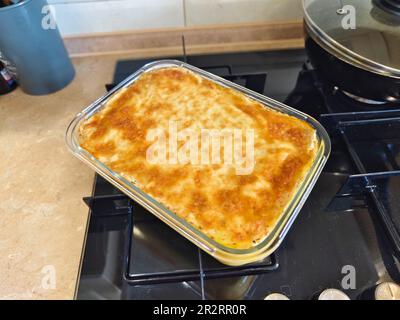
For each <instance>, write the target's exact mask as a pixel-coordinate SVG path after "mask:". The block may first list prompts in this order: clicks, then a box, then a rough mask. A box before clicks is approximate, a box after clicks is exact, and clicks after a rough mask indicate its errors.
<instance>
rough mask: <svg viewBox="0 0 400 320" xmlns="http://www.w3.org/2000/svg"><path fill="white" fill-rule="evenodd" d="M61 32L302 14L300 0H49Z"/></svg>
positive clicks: (250, 20)
mask: <svg viewBox="0 0 400 320" xmlns="http://www.w3.org/2000/svg"><path fill="white" fill-rule="evenodd" d="M48 2H49V3H50V4H53V5H54V8H55V10H56V18H57V23H58V26H59V28H60V30H61V33H62V34H63V35H79V34H85V33H96V32H111V31H123V30H133V29H154V28H171V27H184V26H197V25H205V24H224V23H242V22H266V21H277V20H289V19H300V18H301V0H48Z"/></svg>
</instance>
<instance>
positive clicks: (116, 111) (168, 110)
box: [80, 67, 318, 249]
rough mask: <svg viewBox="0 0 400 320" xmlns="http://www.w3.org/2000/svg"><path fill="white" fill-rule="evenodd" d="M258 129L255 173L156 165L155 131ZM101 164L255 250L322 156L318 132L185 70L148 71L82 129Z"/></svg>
mask: <svg viewBox="0 0 400 320" xmlns="http://www.w3.org/2000/svg"><path fill="white" fill-rule="evenodd" d="M170 121H177V123H178V124H179V126H180V127H179V128H178V129H179V130H182V129H185V128H192V129H194V128H197V129H200V128H205V129H224V128H239V129H243V130H245V129H252V130H254V150H255V154H254V160H255V162H254V169H253V171H252V172H251V174H248V175H238V174H237V172H236V170H235V167H233V166H229V165H226V164H224V163H220V164H211V165H209V164H203V165H202V164H197V165H193V164H190V163H189V164H179V163H177V164H168V163H163V164H157V163H149V161H147V159H146V152H147V150H148V148H149V147H150V146H151V145H152V144H153V143H154V141H148V139H146V137H147V134H148V132H149V130H150V129H155V128H163V129H164V130H165V132H166V133H167V134H166V137H167V139H168V134H169V133H168V128H169V124H170ZM80 144H81V147H83V148H84V149H85V150H87V151H88V152H89V153H90V154H92V155H93V156H94V157H95V158H97V159H98V160H100V161H101V162H103V163H104V164H105V165H106V166H108V167H109V168H110V169H112V170H113V171H115V172H117V173H118V174H120V175H121V176H123V177H124V178H126V179H128V181H131V182H133V183H134V184H135V185H136V186H138V187H139V188H140V189H141V190H142V191H144V192H146V193H147V194H149V195H150V196H151V197H153V198H154V199H155V200H157V201H158V202H159V203H162V204H163V205H164V206H166V207H167V208H169V209H170V210H171V211H172V212H174V213H175V214H177V215H178V216H180V217H182V218H183V219H185V220H186V221H188V222H189V223H190V224H192V225H193V226H194V227H196V228H197V229H199V230H201V232H203V233H204V234H206V235H207V236H208V237H210V238H212V239H214V240H215V241H217V242H218V243H220V244H222V245H225V246H228V247H231V248H237V249H247V248H250V247H253V246H254V245H255V244H257V243H259V242H260V241H262V240H263V239H264V238H265V237H266V236H267V235H268V233H269V232H270V230H271V229H272V228H273V227H274V225H275V224H276V222H277V221H278V219H279V218H280V217H281V216H282V214H283V212H284V210H285V208H286V207H287V205H288V204H289V202H290V201H291V199H292V198H293V196H294V195H295V193H296V191H297V189H298V187H299V185H300V184H301V182H302V181H303V179H304V176H305V174H306V173H307V171H308V170H309V169H310V167H311V165H312V163H313V161H314V160H315V158H316V150H317V147H318V146H317V143H316V135H315V130H314V129H313V128H312V127H311V126H309V125H308V124H307V123H306V122H304V121H302V120H299V119H297V118H295V117H291V116H288V115H285V114H283V113H280V112H277V111H274V110H272V109H270V108H266V107H265V106H263V105H261V104H260V103H258V102H256V101H254V100H252V99H250V98H248V97H246V96H245V95H243V94H241V93H240V92H237V91H235V90H233V89H230V88H225V87H223V86H221V85H218V84H216V83H214V82H212V81H210V80H207V79H205V78H202V77H200V76H198V75H195V74H194V73H192V72H190V71H188V70H186V69H184V68H178V67H170V68H162V69H157V70H153V71H150V72H147V73H145V74H143V75H142V76H140V77H139V79H137V80H136V81H135V82H134V83H133V84H132V85H130V86H129V87H128V88H126V89H124V90H122V91H120V93H118V94H117V95H115V96H114V97H113V98H112V99H111V100H110V101H109V102H108V103H107V105H106V106H105V107H104V108H103V109H102V110H101V111H99V112H98V113H96V114H95V115H93V116H92V117H91V118H89V119H88V120H86V121H85V122H84V123H83V124H82V125H81V126H80Z"/></svg>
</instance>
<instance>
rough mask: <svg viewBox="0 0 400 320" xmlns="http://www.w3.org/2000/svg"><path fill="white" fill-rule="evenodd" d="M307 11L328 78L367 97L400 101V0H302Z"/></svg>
mask: <svg viewBox="0 0 400 320" xmlns="http://www.w3.org/2000/svg"><path fill="white" fill-rule="evenodd" d="M303 11H304V30H305V36H306V37H305V38H306V42H305V46H306V51H307V54H308V57H309V59H310V61H311V63H312V65H313V67H314V68H315V69H316V70H317V72H318V74H319V75H320V76H321V78H322V79H323V80H324V81H326V82H328V83H329V84H331V85H332V86H334V87H336V88H338V89H340V90H341V91H343V92H344V93H346V94H348V95H349V96H351V97H353V98H356V99H358V100H361V101H363V102H365V101H367V102H369V103H377V104H380V103H393V102H400V0H347V1H346V0H303Z"/></svg>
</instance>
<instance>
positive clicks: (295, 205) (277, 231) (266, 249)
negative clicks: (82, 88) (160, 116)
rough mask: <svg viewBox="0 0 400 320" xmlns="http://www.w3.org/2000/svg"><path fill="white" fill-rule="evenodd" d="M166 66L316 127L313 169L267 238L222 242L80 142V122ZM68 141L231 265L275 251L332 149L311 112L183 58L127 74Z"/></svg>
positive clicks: (74, 123) (156, 212) (72, 129)
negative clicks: (237, 245)
mask: <svg viewBox="0 0 400 320" xmlns="http://www.w3.org/2000/svg"><path fill="white" fill-rule="evenodd" d="M166 67H182V68H186V69H188V70H190V71H192V72H194V73H195V74H197V75H199V76H201V77H204V78H206V79H209V80H211V81H213V82H215V83H217V84H219V85H221V86H225V87H230V88H232V89H235V90H237V91H239V92H241V93H243V94H244V95H247V96H248V97H250V98H252V99H254V100H256V101H258V102H260V103H261V104H263V105H265V106H267V107H269V108H272V109H275V110H277V111H280V112H282V113H286V114H288V115H291V116H294V117H296V118H299V119H301V120H303V121H306V122H307V123H308V124H309V125H311V126H312V127H313V128H314V129H315V130H316V135H317V140H318V143H319V147H318V151H317V156H316V159H315V161H314V163H313V164H312V166H311V168H310V170H309V171H308V173H307V174H306V177H305V178H304V180H303V182H302V183H301V185H300V186H299V188H298V190H297V192H296V194H295V196H294V197H293V199H292V201H291V202H290V203H289V205H288V206H287V207H286V209H285V211H284V212H283V213H282V214H281V216H280V218H279V220H278V221H277V223H276V224H275V226H274V228H273V229H272V231H271V232H270V233H269V234H268V235H267V236H266V238H265V239H264V240H263V241H262V242H260V243H258V244H257V245H255V246H254V247H252V248H250V249H233V248H229V247H226V246H224V245H221V244H220V243H218V242H216V241H214V240H213V239H211V238H209V237H208V236H206V235H205V234H204V233H203V232H201V231H200V230H198V229H196V228H195V227H193V226H192V225H190V224H189V223H188V222H186V221H185V220H184V219H183V218H181V217H179V216H178V215H176V214H174V213H173V212H171V211H170V210H168V209H167V208H166V207H165V206H163V205H162V204H160V203H158V202H157V201H156V200H155V199H153V198H152V197H150V196H149V195H148V194H146V193H144V192H143V191H142V190H140V189H139V188H138V187H137V186H135V185H133V184H132V183H130V182H129V181H128V180H126V179H125V178H123V177H122V176H120V175H119V174H118V173H116V172H114V171H113V170H111V169H110V168H108V167H107V166H106V165H105V164H103V163H102V162H100V161H99V160H97V159H96V158H94V157H93V156H92V155H91V154H90V153H88V152H87V151H86V150H84V149H83V148H81V147H80V145H79V139H78V137H79V134H78V128H79V126H80V124H81V123H82V122H83V121H85V120H87V119H88V118H90V117H91V116H92V115H94V114H95V113H96V112H98V111H99V110H101V109H102V108H103V107H104V106H105V105H106V103H107V102H108V101H109V99H111V98H112V97H114V96H115V95H116V94H117V93H118V92H119V91H120V90H122V89H123V88H126V87H128V86H129V85H131V84H132V83H133V82H135V81H136V79H138V78H139V77H140V76H141V75H142V74H144V73H146V72H149V71H151V70H154V69H156V68H166ZM66 142H67V145H68V147H69V149H70V150H71V151H72V153H73V154H74V155H75V156H76V157H78V158H79V159H80V160H82V161H83V162H85V163H86V164H88V165H89V166H90V167H92V168H93V169H94V170H95V171H96V172H97V173H98V174H100V175H101V176H102V177H104V178H105V179H106V180H107V181H109V182H110V183H111V184H113V185H114V186H115V187H117V188H118V189H120V190H121V191H122V192H124V193H125V194H126V195H127V196H129V197H130V198H132V199H133V200H135V201H136V202H137V203H139V204H140V205H142V206H143V207H144V208H146V209H147V210H148V211H150V212H151V213H153V214H154V215H155V216H157V217H158V218H159V219H160V220H162V221H163V222H165V223H166V224H168V225H169V226H170V227H171V228H173V229H174V230H176V231H177V232H179V233H180V234H181V235H182V236H184V237H185V238H187V239H188V240H190V241H191V242H192V243H194V244H195V245H196V246H198V247H199V248H201V249H202V250H204V251H205V252H207V253H208V254H210V255H211V256H213V257H214V258H216V259H217V260H219V261H220V262H221V263H223V264H226V265H230V266H239V265H244V264H247V263H251V262H255V261H259V260H262V259H264V258H265V257H267V256H268V255H270V254H271V253H273V252H274V251H275V250H276V249H277V248H278V246H279V245H280V244H281V242H282V241H283V239H284V237H285V236H286V234H287V232H288V230H289V228H290V227H291V225H292V223H293V221H294V220H295V218H296V216H297V214H298V213H299V211H300V209H301V207H302V206H303V204H304V202H305V200H306V199H307V197H308V195H309V193H310V192H311V190H312V188H313V186H314V184H315V182H316V181H317V178H318V176H319V174H320V173H321V171H322V168H323V166H324V165H325V163H326V161H327V159H328V157H329V153H330V148H331V146H330V139H329V136H328V134H327V133H326V131H325V129H324V128H323V127H322V126H321V124H319V123H318V122H317V121H316V120H315V119H313V118H311V117H309V116H308V115H306V114H304V113H302V112H300V111H297V110H295V109H293V108H291V107H289V106H286V105H284V104H282V103H280V102H277V101H275V100H273V99H270V98H268V97H265V96H263V95H261V94H258V93H255V92H253V91H251V90H248V89H246V88H244V87H242V86H239V85H237V84H235V83H232V82H230V81H227V80H225V79H223V78H220V77H218V76H216V75H213V74H211V73H208V72H206V71H203V70H201V69H198V68H196V67H193V66H191V65H189V64H186V63H184V62H181V61H176V60H160V61H155V62H152V63H149V64H147V65H145V66H144V67H142V68H141V69H139V70H138V71H137V72H135V73H134V74H132V75H131V76H129V77H128V78H126V79H125V80H124V81H122V82H121V83H120V84H119V85H117V86H116V87H115V88H114V89H113V90H111V91H110V92H108V93H107V94H106V95H104V96H103V97H101V98H99V99H98V100H97V101H95V102H94V103H92V104H91V105H90V106H88V107H87V108H86V109H84V110H83V111H82V112H80V113H79V114H77V115H76V116H75V118H74V119H73V120H72V122H71V123H70V125H69V126H68V129H67V132H66Z"/></svg>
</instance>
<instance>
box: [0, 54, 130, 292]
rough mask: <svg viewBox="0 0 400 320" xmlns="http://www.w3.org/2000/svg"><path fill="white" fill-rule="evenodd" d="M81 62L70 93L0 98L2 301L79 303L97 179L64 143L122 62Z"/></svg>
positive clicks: (17, 94) (90, 59)
mask: <svg viewBox="0 0 400 320" xmlns="http://www.w3.org/2000/svg"><path fill="white" fill-rule="evenodd" d="M127 58H129V57H126V56H124V57H121V56H106V57H87V58H77V59H74V60H73V62H74V65H75V69H76V77H75V79H74V81H73V82H72V83H71V84H70V85H69V86H68V87H66V88H65V89H63V90H61V91H59V92H57V93H54V94H51V95H47V96H41V97H34V96H29V95H26V94H24V93H23V92H22V91H21V90H20V89H17V90H15V91H14V92H12V93H10V94H8V95H4V96H0V167H1V174H0V257H1V258H0V299H72V298H73V297H74V292H75V287H76V282H77V275H78V271H79V263H80V258H81V253H82V246H83V242H84V238H85V232H86V223H87V218H88V209H87V207H86V206H85V205H84V203H83V201H82V197H83V196H86V195H90V193H91V188H92V183H93V176H94V173H93V171H92V170H91V169H89V168H88V167H86V166H85V165H84V164H83V163H81V162H80V161H79V160H77V159H76V158H75V157H73V156H72V155H71V154H70V153H69V151H68V150H67V147H66V145H65V142H64V133H65V130H66V128H67V126H68V124H69V122H70V121H71V119H72V118H73V116H74V115H75V114H76V113H77V112H79V111H80V110H82V109H83V107H85V106H86V105H88V104H90V103H91V102H93V101H94V100H95V99H96V98H98V97H99V96H101V95H102V94H103V93H104V91H105V89H104V84H105V83H108V82H110V81H111V80H112V77H113V71H114V67H115V63H116V61H117V60H118V59H127Z"/></svg>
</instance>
